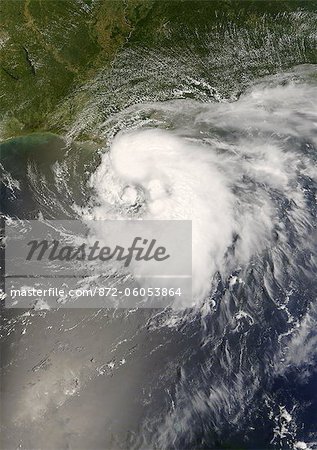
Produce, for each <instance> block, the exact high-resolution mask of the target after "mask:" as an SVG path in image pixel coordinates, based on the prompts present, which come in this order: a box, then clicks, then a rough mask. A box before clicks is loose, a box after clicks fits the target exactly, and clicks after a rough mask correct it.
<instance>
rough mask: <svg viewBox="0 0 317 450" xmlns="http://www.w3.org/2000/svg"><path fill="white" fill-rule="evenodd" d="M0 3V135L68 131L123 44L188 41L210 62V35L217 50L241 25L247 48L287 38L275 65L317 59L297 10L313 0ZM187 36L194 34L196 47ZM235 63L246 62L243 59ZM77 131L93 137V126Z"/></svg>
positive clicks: (310, 9)
mask: <svg viewBox="0 0 317 450" xmlns="http://www.w3.org/2000/svg"><path fill="white" fill-rule="evenodd" d="M0 6H1V10H0V18H1V28H0V60H1V64H0V65H1V68H0V72H1V75H0V90H1V96H0V139H1V140H4V139H8V138H11V137H13V136H18V135H23V134H28V133H32V132H43V131H48V132H55V133H64V132H65V130H66V129H67V126H68V124H70V123H71V122H72V121H73V119H74V118H75V117H76V115H77V114H78V112H79V111H80V110H81V109H83V108H84V106H85V104H86V102H87V100H88V98H87V96H88V97H89V95H90V94H89V92H87V90H85V89H82V87H83V86H85V85H87V83H89V82H90V81H92V80H94V79H95V77H96V76H97V75H98V73H99V72H100V71H101V70H102V71H105V70H107V69H109V70H110V68H111V64H112V63H113V62H114V61H115V59H116V58H117V56H118V55H120V52H123V51H124V50H125V49H127V48H130V49H139V48H142V49H143V51H146V50H149V51H156V50H157V51H159V52H162V51H164V50H165V51H170V52H171V54H173V49H177V50H178V51H179V49H182V48H184V49H186V51H187V53H188V52H193V53H194V54H196V55H198V56H201V58H202V61H204V59H203V58H204V57H205V55H206V54H207V53H208V52H210V51H211V50H210V45H209V44H208V45H207V44H206V37H208V39H207V41H208V43H210V42H212V40H213V37H215V39H217V45H218V47H214V48H213V49H212V51H213V53H217V52H218V51H219V55H221V52H222V51H223V48H222V46H221V42H222V41H221V36H223V37H225V38H226V42H229V40H230V33H231V34H232V40H234V39H235V36H237V30H240V31H241V30H243V31H245V32H246V33H247V34H246V36H251V37H252V45H251V44H250V49H249V52H250V54H252V52H254V51H255V50H256V51H261V48H262V46H264V45H266V46H268V39H270V38H272V36H273V38H274V40H275V42H277V43H278V42H279V40H280V41H281V42H282V41H283V45H282V44H273V43H272V46H273V45H275V50H276V54H275V53H274V51H273V52H272V57H271V58H268V60H267V62H266V64H267V67H270V68H271V69H270V70H269V71H271V72H274V71H277V70H278V69H280V68H286V67H288V66H289V67H291V66H292V65H295V64H303V63H316V62H317V54H316V30H313V29H312V26H313V25H309V24H308V25H307V24H306V26H305V21H306V18H305V16H303V17H302V16H301V13H303V14H305V13H306V14H307V13H309V14H310V13H312V14H314V12H316V11H315V10H316V4H315V2H314V1H309V0H308V1H297V0H290V1H238V0H232V1H229V0H219V1H180V0H169V1H161V0H153V1H152V0H116V1H113V0H1V3H0ZM295 11H297V12H298V17H297V22H296V23H295V22H294V16H292V15H291V13H293V12H295ZM312 23H314V21H312ZM252 33H253V34H252ZM186 36H187V37H188V36H189V37H190V36H198V38H197V39H196V40H195V41H193V42H194V44H193V46H191V44H190V42H191V41H190V38H189V39H188V38H186ZM219 36H220V37H219ZM288 36H289V37H290V40H292V39H293V40H292V45H291V46H290V48H288V47H287V45H286V44H285V42H287V37H288ZM292 36H295V38H291V37H292ZM264 57H265V55H264ZM239 58H240V59H241V55H240V56H239ZM233 59H234V58H233ZM219 61H220V59H219ZM246 61H247V60H246ZM238 62H239V64H240V66H241V70H245V67H244V66H243V64H244V63H243V60H242V59H241V61H240V60H239V61H238ZM246 64H247V63H245V66H246ZM219 65H221V61H220V63H219ZM251 66H252V65H251ZM251 66H250V67H251ZM254 67H256V66H254ZM205 69H206V70H207V71H210V72H212V71H213V67H205ZM162 70H168V68H165V69H164V68H163V69H162ZM252 70H253V69H252ZM254 70H255V69H254ZM263 73H264V72H263ZM263 73H262V72H261V73H260V72H259V74H263ZM153 76H155V75H153ZM237 76H238V75H237ZM241 76H243V75H240V77H241ZM149 83H150V81H149ZM163 87H164V86H163ZM105 89H106V87H105ZM80 137H81V138H82V139H91V138H92V136H90V135H89V131H88V132H87V133H86V134H85V135H83V136H80Z"/></svg>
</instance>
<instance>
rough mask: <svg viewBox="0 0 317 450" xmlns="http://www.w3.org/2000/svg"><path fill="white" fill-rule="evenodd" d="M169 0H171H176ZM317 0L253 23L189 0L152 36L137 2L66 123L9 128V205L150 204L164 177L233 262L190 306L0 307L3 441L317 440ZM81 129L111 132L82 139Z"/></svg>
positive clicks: (60, 444)
mask: <svg viewBox="0 0 317 450" xmlns="http://www.w3.org/2000/svg"><path fill="white" fill-rule="evenodd" d="M161 4H162V5H163V6H160V8H161V9H160V11H161V12H162V11H163V12H164V11H165V12H166V15H167V14H170V13H171V10H173V2H165V3H163V2H162V3H161ZM188 4H189V3H186V5H188ZM248 4H249V5H251V3H250V2H249V3H248ZM275 4H276V3H275ZM306 4H307V2H306V3H302V6H300V5H299V7H298V9H297V10H295V11H294V9H296V8H295V7H289V2H283V5H284V6H283V7H282V6H281V5H282V3H280V2H279V5H278V7H277V6H276V10H275V6H274V5H273V4H272V6H271V8H269V7H265V6H264V2H257V8H256V9H260V10H261V8H263V9H264V11H263V16H262V19H261V20H259V21H258V22H257V24H255V23H253V19H254V16H252V14H251V12H252V11H251V12H248V9H246V10H243V12H241V11H240V12H239V11H237V12H235V13H234V15H233V16H231V18H230V14H229V15H228V14H227V12H223V11H222V10H221V8H220V10H219V11H218V12H217V14H216V13H213V14H214V15H213V16H212V20H211V19H210V18H209V16H208V15H207V14H206V13H205V11H204V10H203V7H202V6H201V5H204V2H200V3H199V7H200V11H201V12H200V14H201V18H200V19H201V20H200V21H199V22H196V18H197V11H196V10H195V11H193V18H192V20H189V21H188V25H187V26H182V20H183V18H184V16H186V14H187V15H188V14H189V13H190V11H189V6H186V8H185V7H184V9H183V10H182V11H177V10H175V11H174V14H175V18H174V20H175V24H176V25H174V27H171V26H170V24H169V23H168V22H167V21H164V20H163V21H162V27H163V29H164V30H165V31H164V36H165V38H164V39H163V43H162V41H158V40H156V39H153V40H150V39H149V41H148V42H147V41H146V39H144V36H147V26H148V24H147V22H146V20H145V21H144V22H143V23H142V24H140V27H142V33H138V32H136V33H135V34H134V36H133V39H132V40H131V42H129V43H128V44H127V45H126V46H125V47H124V48H123V50H122V52H119V53H118V54H117V55H116V57H115V59H114V61H113V63H112V64H111V67H109V66H105V68H103V69H102V70H100V72H99V73H98V75H97V76H96V77H95V79H94V80H92V81H91V82H89V83H87V84H86V85H85V86H81V87H80V89H79V92H84V95H83V98H84V100H83V101H82V102H79V104H80V107H79V108H78V109H77V110H76V114H75V115H74V117H73V120H72V121H71V123H69V124H67V126H66V125H65V124H64V123H63V116H62V114H61V110H58V111H56V117H55V118H56V121H57V122H58V121H60V123H59V124H60V125H61V129H63V130H64V131H65V133H64V136H63V137H59V136H56V135H54V134H49V133H43V134H41V133H38V134H32V135H28V136H21V137H17V138H14V139H11V140H9V141H6V142H3V143H2V144H1V159H2V162H1V164H2V166H1V170H2V175H3V180H4V185H3V187H2V190H1V203H2V205H1V206H2V210H3V213H4V215H5V216H6V217H7V218H12V217H18V218H40V219H42V218H48V219H65V218H66V219H68V218H72V219H74V218H77V219H79V220H83V219H85V220H86V219H87V218H96V217H101V218H109V217H111V218H112V217H113V216H114V215H118V216H119V217H122V216H124V217H129V218H133V217H142V214H143V213H144V211H148V210H149V204H150V206H152V207H153V204H151V201H152V200H153V198H152V197H154V200H160V201H163V202H164V201H165V200H166V198H165V197H167V202H166V203H165V204H164V205H165V208H163V212H162V214H170V215H171V216H172V217H173V218H175V217H181V218H183V217H184V216H186V217H188V216H189V214H190V213H189V212H190V211H194V214H193V217H191V218H192V220H193V221H195V220H197V219H198V222H199V221H203V220H201V219H204V220H205V218H206V217H207V221H209V222H208V223H207V226H206V227H205V228H204V232H205V233H206V236H207V238H208V239H207V238H206V239H205V242H204V246H203V247H202V248H203V249H204V248H205V247H208V245H209V246H210V251H213V252H214V253H213V255H215V256H216V257H218V256H219V252H218V249H219V248H222V247H221V246H223V247H224V248H225V251H224V253H225V255H224V256H223V255H222V256H223V260H224V261H225V263H224V266H225V269H227V272H226V271H225V270H223V271H222V270H221V269H223V267H222V266H221V264H220V265H219V267H217V269H219V270H218V271H217V270H216V271H213V273H212V274H211V276H210V291H209V293H208V297H207V298H206V299H205V301H204V302H203V304H202V305H200V306H199V307H196V308H187V309H185V310H184V311H182V312H181V313H179V312H178V313H174V312H173V311H161V310H160V311H156V310H155V311H154V310H149V311H148V310H128V311H125V310H119V311H118V310H114V309H112V310H105V309H100V310H90V309H88V308H87V309H82V310H81V309H78V310H76V309H75V308H74V309H73V310H68V309H59V310H35V309H33V310H31V311H19V310H15V311H13V310H5V311H4V315H3V316H4V318H3V325H4V327H3V330H4V331H3V334H2V338H1V340H2V343H3V344H4V349H5V351H4V352H3V358H2V370H3V372H2V373H3V378H2V379H3V385H4V392H5V393H4V398H3V400H4V405H5V406H4V409H5V412H6V414H5V418H4V419H5V420H4V431H5V433H4V435H5V448H18V447H19V446H20V447H22V448H45V449H46V448H47V449H49V448H51V449H52V450H56V449H64V448H65V449H67V448H71V449H75V450H77V449H78V450H79V449H80V450H87V449H91V450H100V449H106V450H118V449H120V450H122V449H127V448H128V449H129V450H130V449H135V450H139V449H140V450H198V449H200V450H203V449H204V450H210V449H213V450H216V449H217V450H218V449H230V448H236V449H237V448H239V449H249V450H268V449H270V450H281V449H283V450H298V448H304V449H305V448H306V449H313V450H315V449H316V448H317V417H316V411H317V398H316V392H317V391H316V348H317V338H316V323H317V308H316V301H315V291H316V276H315V274H316V263H315V261H316V251H317V250H316V246H315V241H314V230H315V228H316V202H315V199H316V192H317V190H316V189H317V187H316V171H315V168H316V130H315V128H314V124H315V123H316V120H315V119H316V114H317V112H316V103H317V102H316V100H315V96H316V89H314V88H313V86H314V85H315V84H316V66H314V65H313V64H305V63H314V62H317V60H316V53H315V50H316V45H315V43H316V32H315V24H316V17H315V13H314V12H313V11H312V9H313V8H312V6H311V5H312V4H313V2H310V3H309V7H307V8H305V5H306ZM210 5H211V2H208V8H211V7H210ZM208 8H207V9H208ZM211 9H213V8H211ZM208 10H209V9H208ZM186 11H187V12H186ZM172 12H173V11H172ZM273 12H274V14H273ZM275 13H277V15H276V14H275ZM163 16H164V15H163ZM186 17H187V16H186ZM148 36H149V37H151V33H150V32H149V33H148ZM298 64H304V65H301V66H299V67H293V66H297V65H298ZM314 83H315V84H314ZM77 94H78V92H77V91H76V89H75V90H74V92H72V93H71V94H70V96H69V98H68V99H66V101H65V104H66V107H67V106H70V107H72V106H73V104H74V100H75V99H77V97H76V96H77ZM76 104H77V103H76ZM64 106H65V105H64ZM66 109H67V108H66ZM60 114H61V115H60ZM148 128H151V129H156V130H160V131H162V133H163V132H164V133H163V134H161V136H165V137H164V139H165V140H164V145H163V144H162V141H161V140H160V139H159V137H158V136H159V134H158V135H156V134H154V135H153V136H154V138H153V139H149V138H148V137H146V134H143V131H144V130H146V129H148ZM127 131H129V132H131V133H136V137H137V138H136V140H135V141H134V143H133V149H134V154H133V155H131V154H129V152H127V149H126V148H123V150H122V148H121V147H120V146H119V149H118V145H117V151H118V153H117V155H119V156H118V159H117V169H121V171H122V173H124V174H125V176H121V177H120V176H119V172H118V170H117V171H116V170H115V168H114V166H113V164H112V162H113V161H112V155H113V153H111V152H112V151H113V146H112V144H113V142H114V139H115V137H116V136H117V135H118V133H120V132H127ZM152 131H153V130H152ZM87 135H89V136H90V137H91V138H92V139H95V141H96V142H98V143H99V144H97V143H93V142H80V140H81V139H84V138H85V137H86V136H87ZM144 136H145V137H144ZM155 136H156V137H155ZM116 142H117V143H118V141H116ZM168 145H170V147H168ZM131 147H132V145H131ZM167 147H168V148H170V150H171V152H172V153H173V152H174V153H173V154H174V155H175V157H174V158H170V155H169V154H168V152H167V153H166V152H165V150H166V148H167ZM189 147H190V149H189ZM128 148H129V146H128ZM193 148H194V149H195V152H196V153H194V150H193ZM121 150H122V152H121V153H120V151H121ZM148 150H149V151H150V152H154V153H155V152H156V159H155V164H153V163H152V164H150V163H149V164H148V166H146V168H145V169H146V170H145V174H146V176H144V172H143V171H142V170H141V169H143V168H144V167H143V164H144V161H145V162H148V161H149V160H148V159H147V158H148ZM109 152H110V153H109ZM206 152H207V153H208V154H207V153H206ZM120 154H121V155H123V156H122V157H121V158H120ZM143 157H144V159H142V158H143ZM128 160H129V164H127V161H128ZM150 161H151V160H150ZM158 169H159V170H158ZM171 169H172V175H171V172H170V170H171ZM131 173H132V175H131ZM136 173H137V175H138V177H137V182H136V183H135V184H133V183H132V182H131V179H132V178H133V175H135V174H136ZM121 175H122V174H121ZM129 177H130V178H129ZM153 180H154V182H153ZM151 182H152V184H151ZM164 183H166V185H167V188H165V184H164ZM130 184H132V185H133V186H132V188H131V186H130ZM149 185H150V187H151V186H152V190H151V189H149ZM153 186H154V187H155V186H159V188H161V191H159V192H157V191H155V189H153ZM192 186H194V187H192ZM162 187H163V188H162ZM127 188H129V189H130V192H131V190H132V192H133V193H134V197H136V199H137V203H136V204H133V205H131V204H129V202H125V201H124V198H123V197H124V196H123V193H124V192H127ZM153 191H154V194H153ZM162 192H163V194H164V195H165V197H164V196H163V197H162V198H161V197H159V194H162ZM151 195H152V197H151ZM155 196H157V197H155ZM219 199H221V200H223V203H221V202H220V200H219ZM128 200H129V199H128ZM153 203H154V202H153ZM215 205H216V206H215ZM154 206H157V203H156V204H154ZM152 210H154V211H159V209H155V208H152ZM152 210H151V211H152ZM206 211H207V212H208V214H207V215H206V214H205V212H206ZM176 214H178V216H177V215H176ZM220 219H221V220H220ZM209 224H210V227H209V226H208V225H209ZM210 228H211V229H213V230H215V231H216V232H218V234H217V233H215V235H216V238H214V235H212V233H211V236H210V235H209V234H208V233H209V230H210ZM228 229H229V232H228ZM226 233H227V234H226ZM225 235H229V237H230V240H229V243H228V242H226V241H225V240H224V236H225ZM204 236H205V235H204ZM210 242H211V244H212V245H211V244H210ZM223 242H225V243H224V244H223ZM262 244H263V246H262ZM264 244H265V245H264ZM208 248H209V247H208ZM250 249H251V250H254V249H255V250H254V251H253V253H252V252H251V250H250ZM249 250H250V252H249ZM215 259H216V258H215ZM218 259H220V258H218ZM203 266H204V267H203V268H204V269H205V268H206V266H208V264H207V263H206V264H204V265H203ZM229 268H230V270H229ZM48 436H49V438H48Z"/></svg>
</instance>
